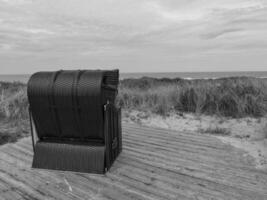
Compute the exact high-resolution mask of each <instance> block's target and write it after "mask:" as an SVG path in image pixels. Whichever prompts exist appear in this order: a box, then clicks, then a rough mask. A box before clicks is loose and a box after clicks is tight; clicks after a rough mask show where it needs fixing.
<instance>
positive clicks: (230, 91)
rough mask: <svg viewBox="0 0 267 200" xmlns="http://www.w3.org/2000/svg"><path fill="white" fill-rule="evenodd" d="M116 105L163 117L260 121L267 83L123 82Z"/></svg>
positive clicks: (233, 80)
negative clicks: (174, 114) (188, 114)
mask: <svg viewBox="0 0 267 200" xmlns="http://www.w3.org/2000/svg"><path fill="white" fill-rule="evenodd" d="M117 103H118V104H119V105H120V106H121V107H122V108H125V109H130V110H131V109H136V110H143V111H144V110H145V111H151V112H153V113H157V114H160V115H166V114H168V113H169V112H171V111H177V112H191V113H200V114H208V115H219V116H226V117H235V118H237V117H246V116H251V117H261V116H263V115H265V114H266V112H267V79H257V78H248V77H240V78H222V79H215V80H203V79H202V80H182V79H152V78H142V79H126V80H123V81H121V84H120V91H119V96H118V99H117Z"/></svg>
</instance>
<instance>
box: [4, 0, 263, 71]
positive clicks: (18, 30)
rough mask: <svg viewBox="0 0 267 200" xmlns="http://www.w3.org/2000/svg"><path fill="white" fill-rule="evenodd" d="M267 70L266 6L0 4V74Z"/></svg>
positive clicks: (142, 1) (62, 0)
mask: <svg viewBox="0 0 267 200" xmlns="http://www.w3.org/2000/svg"><path fill="white" fill-rule="evenodd" d="M78 68H104V69H108V68H119V69H120V70H121V71H123V72H144V71H146V72H163V71H232V70H233V71H239V70H243V71H244V70H245V71H247V70H249V71H255V70H262V71H263V70H264V71H266V70H267V0H0V70H1V71H0V73H1V74H9V73H15V74H18V73H32V72H34V71H39V70H56V69H78Z"/></svg>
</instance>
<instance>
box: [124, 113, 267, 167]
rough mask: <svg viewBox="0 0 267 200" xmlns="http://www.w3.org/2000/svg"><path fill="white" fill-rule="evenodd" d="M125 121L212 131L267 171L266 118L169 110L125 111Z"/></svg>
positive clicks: (186, 130)
mask: <svg viewBox="0 0 267 200" xmlns="http://www.w3.org/2000/svg"><path fill="white" fill-rule="evenodd" d="M123 121H125V122H128V123H139V124H143V125H146V126H150V127H159V128H166V129H172V130H178V131H185V132H191V133H195V134H209V135H211V136H212V137H216V138H218V139H220V140H221V141H222V142H224V143H227V144H230V145H232V146H234V147H236V148H239V149H242V150H243V151H244V154H247V155H250V156H252V157H253V158H254V160H255V167H256V168H258V169H263V170H267V117H262V118H257V119H256V118H250V117H246V118H241V119H232V118H225V117H218V116H206V115H196V114H183V113H170V114H169V115H168V116H166V117H163V116H160V115H156V114H152V113H148V112H141V111H124V112H123ZM244 156H246V155H244Z"/></svg>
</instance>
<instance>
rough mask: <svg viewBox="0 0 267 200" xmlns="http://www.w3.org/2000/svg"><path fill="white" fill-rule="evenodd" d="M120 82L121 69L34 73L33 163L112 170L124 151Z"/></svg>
mask: <svg viewBox="0 0 267 200" xmlns="http://www.w3.org/2000/svg"><path fill="white" fill-rule="evenodd" d="M118 83H119V71H118V70H110V71H108V70H83V71H80V70H75V71H56V72H37V73H35V74H33V75H32V76H31V78H30V80H29V82H28V90H27V91H28V99H29V104H30V109H29V110H30V119H31V130H32V138H33V148H34V158H33V164H32V167H33V168H44V169H55V170H64V171H65V170H67V171H77V172H88V173H104V172H105V171H106V170H108V169H109V168H110V167H111V165H112V163H113V162H114V160H115V159H116V157H117V156H118V155H119V153H120V152H121V149H122V142H121V119H120V117H121V116H120V115H121V111H120V109H119V108H117V107H116V106H115V105H114V104H115V98H116V95H117V93H118ZM33 125H34V126H33ZM35 135H36V136H35ZM34 136H35V137H34Z"/></svg>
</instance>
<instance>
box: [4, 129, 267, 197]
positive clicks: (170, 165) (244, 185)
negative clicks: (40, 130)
mask: <svg viewBox="0 0 267 200" xmlns="http://www.w3.org/2000/svg"><path fill="white" fill-rule="evenodd" d="M242 154H243V152H242V151H240V150H237V149H235V148H233V147H231V146H229V145H225V144H223V143H221V142H220V141H219V140H217V139H216V138H214V137H210V136H208V135H200V134H194V133H184V132H175V131H170V130H164V129H155V128H149V127H141V126H139V125H133V124H130V125H129V124H123V152H122V154H121V155H120V156H119V158H118V159H117V161H116V162H115V163H114V165H113V166H112V168H111V169H110V172H108V173H107V174H106V175H91V174H82V173H73V172H60V171H52V170H40V169H31V162H32V156H33V152H32V146H31V140H30V138H25V139H22V140H20V141H19V142H18V143H16V144H7V145H4V146H1V147H0V200H1V199H5V200H6V199H12V200H18V199H37V200H38V199H59V200H61V199H78V200H80V199H102V200H109V199H125V200H143V199H144V200H154V199H156V200H163V199H164V200H165V199H170V200H172V199H203V200H204V199H218V200H220V199H221V200H223V199H259V200H263V199H267V190H266V189H267V173H266V172H265V171H261V170H257V169H255V168H253V166H252V165H249V163H246V162H244V161H243V160H242V158H240V157H241V156H242Z"/></svg>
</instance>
